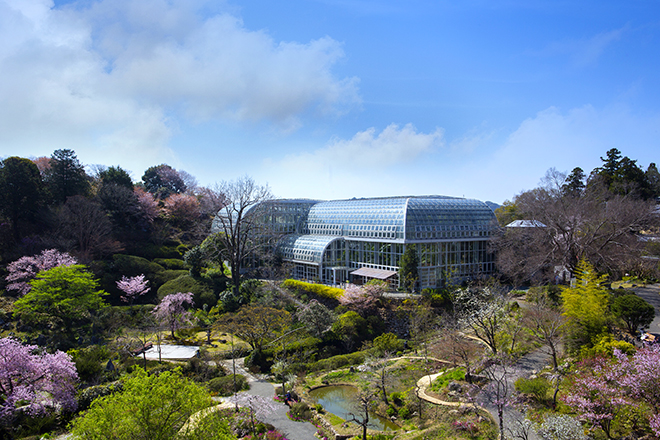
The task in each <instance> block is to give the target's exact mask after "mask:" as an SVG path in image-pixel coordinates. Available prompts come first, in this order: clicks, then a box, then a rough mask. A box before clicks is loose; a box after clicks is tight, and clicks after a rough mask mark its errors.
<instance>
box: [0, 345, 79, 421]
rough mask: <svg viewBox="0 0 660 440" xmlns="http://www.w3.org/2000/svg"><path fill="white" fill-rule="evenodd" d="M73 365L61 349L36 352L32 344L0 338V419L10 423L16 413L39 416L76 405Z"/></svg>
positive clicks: (72, 408)
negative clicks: (50, 351)
mask: <svg viewBox="0 0 660 440" xmlns="http://www.w3.org/2000/svg"><path fill="white" fill-rule="evenodd" d="M77 381H78V373H77V371H76V366H75V364H74V363H73V361H72V360H71V357H70V356H69V355H68V354H66V353H63V352H61V351H57V352H55V353H54V354H49V353H40V352H39V351H38V347H37V346H36V345H23V344H22V343H21V342H19V341H18V340H16V339H14V338H2V339H0V422H1V423H2V424H4V425H6V426H11V424H12V420H13V419H14V418H15V417H17V416H18V415H19V414H25V415H27V416H40V415H45V414H48V413H52V412H56V411H58V410H60V409H62V410H67V411H73V410H75V409H76V407H77V401H76V397H75V384H76V382H77Z"/></svg>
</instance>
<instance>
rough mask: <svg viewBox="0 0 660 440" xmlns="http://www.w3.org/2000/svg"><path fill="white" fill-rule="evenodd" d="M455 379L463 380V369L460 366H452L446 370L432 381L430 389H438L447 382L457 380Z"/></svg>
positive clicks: (443, 386)
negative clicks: (451, 368)
mask: <svg viewBox="0 0 660 440" xmlns="http://www.w3.org/2000/svg"><path fill="white" fill-rule="evenodd" d="M457 380H465V370H463V369H462V368H454V369H453V370H447V371H445V372H444V373H443V374H441V375H440V376H438V378H437V379H436V380H434V381H433V385H431V389H432V390H433V391H439V390H441V389H443V388H445V387H446V386H447V385H448V384H449V382H453V381H457Z"/></svg>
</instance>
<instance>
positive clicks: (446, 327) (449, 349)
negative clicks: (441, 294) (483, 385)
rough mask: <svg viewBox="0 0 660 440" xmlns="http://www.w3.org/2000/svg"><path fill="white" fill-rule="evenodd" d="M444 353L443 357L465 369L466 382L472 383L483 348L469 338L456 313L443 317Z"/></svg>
mask: <svg viewBox="0 0 660 440" xmlns="http://www.w3.org/2000/svg"><path fill="white" fill-rule="evenodd" d="M441 322H442V327H443V328H442V331H441V334H443V335H444V336H443V343H442V344H440V346H441V349H442V350H443V352H442V353H441V357H442V358H444V359H447V360H449V361H450V362H451V363H452V364H454V366H460V367H462V368H464V369H465V380H466V381H467V382H468V383H470V384H471V383H472V376H473V371H474V367H475V363H476V361H477V359H478V358H479V357H480V356H481V354H482V352H483V347H482V346H481V344H479V343H478V342H477V341H474V340H472V339H469V338H467V337H466V336H465V335H464V334H463V332H462V330H463V329H462V327H461V321H460V320H459V317H458V315H457V314H456V313H446V314H444V315H443V317H442V320H441Z"/></svg>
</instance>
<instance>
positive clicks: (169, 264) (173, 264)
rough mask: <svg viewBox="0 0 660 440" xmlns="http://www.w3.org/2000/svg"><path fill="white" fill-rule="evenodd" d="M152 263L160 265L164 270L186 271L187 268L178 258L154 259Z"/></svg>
mask: <svg viewBox="0 0 660 440" xmlns="http://www.w3.org/2000/svg"><path fill="white" fill-rule="evenodd" d="M154 263H157V264H160V265H161V266H163V267H164V268H165V269H174V270H187V269H188V266H187V265H186V262H185V261H183V260H179V259H178V258H154Z"/></svg>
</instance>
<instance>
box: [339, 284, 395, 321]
mask: <svg viewBox="0 0 660 440" xmlns="http://www.w3.org/2000/svg"><path fill="white" fill-rule="evenodd" d="M386 286H387V285H386V284H385V283H384V282H369V283H367V284H365V285H364V286H356V285H355V284H349V285H348V286H346V289H344V294H343V295H342V296H340V297H339V298H338V299H339V302H340V303H341V304H342V305H345V306H346V307H348V308H349V309H351V310H353V311H355V312H358V313H359V314H360V315H363V314H365V313H366V312H368V311H369V310H370V309H371V308H373V307H374V306H375V304H376V301H377V300H378V299H379V298H380V297H381V296H382V295H383V293H384V292H385V289H386Z"/></svg>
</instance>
